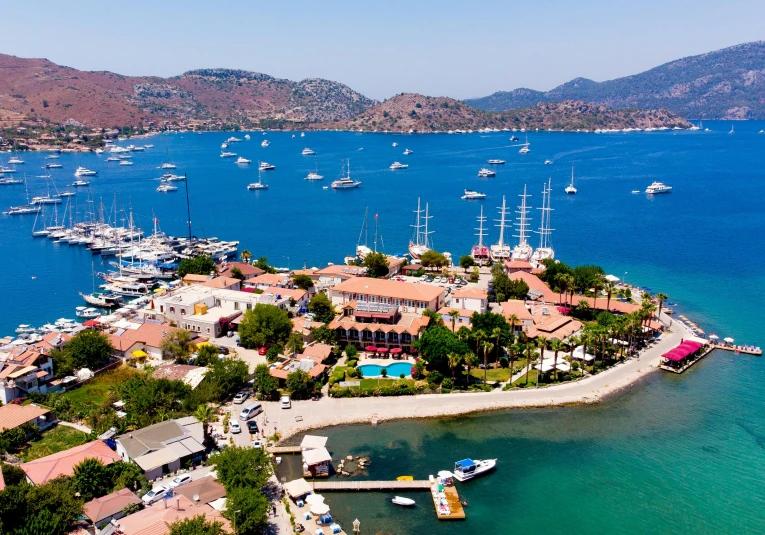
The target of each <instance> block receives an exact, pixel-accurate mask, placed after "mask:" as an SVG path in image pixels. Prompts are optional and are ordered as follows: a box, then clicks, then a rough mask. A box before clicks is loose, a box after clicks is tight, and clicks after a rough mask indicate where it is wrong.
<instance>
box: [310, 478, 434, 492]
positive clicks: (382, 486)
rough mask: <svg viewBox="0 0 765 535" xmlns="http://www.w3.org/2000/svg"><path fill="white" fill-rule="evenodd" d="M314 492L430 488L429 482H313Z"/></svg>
mask: <svg viewBox="0 0 765 535" xmlns="http://www.w3.org/2000/svg"><path fill="white" fill-rule="evenodd" d="M311 485H312V486H313V488H314V490H316V491H317V492H319V491H331V490H337V491H343V490H424V489H429V488H430V482H429V481H427V480H425V481H418V480H413V481H398V480H394V481H353V480H347V479H345V480H339V481H338V480H335V481H314V482H312V483H311Z"/></svg>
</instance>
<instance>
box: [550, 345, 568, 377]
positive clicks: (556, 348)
mask: <svg viewBox="0 0 765 535" xmlns="http://www.w3.org/2000/svg"><path fill="white" fill-rule="evenodd" d="M565 348H566V346H565V345H563V342H561V341H560V340H558V339H557V338H554V339H553V340H551V341H550V349H551V350H553V351H554V352H555V359H554V360H553V368H555V380H556V381H557V380H558V351H563V350H564V349H565Z"/></svg>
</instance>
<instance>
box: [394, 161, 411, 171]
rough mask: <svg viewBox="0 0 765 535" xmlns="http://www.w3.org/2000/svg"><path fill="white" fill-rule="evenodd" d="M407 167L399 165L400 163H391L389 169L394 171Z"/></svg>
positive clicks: (403, 164)
mask: <svg viewBox="0 0 765 535" xmlns="http://www.w3.org/2000/svg"><path fill="white" fill-rule="evenodd" d="M407 167H409V165H408V164H405V163H401V162H393V163H392V164H390V169H393V170H394V171H395V170H396V169H406V168H407Z"/></svg>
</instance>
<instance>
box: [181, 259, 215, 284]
mask: <svg viewBox="0 0 765 535" xmlns="http://www.w3.org/2000/svg"><path fill="white" fill-rule="evenodd" d="M215 271H216V266H215V260H213V259H212V257H211V256H209V255H199V256H195V257H193V258H184V259H183V260H181V261H180V262H179V263H178V278H181V279H182V278H183V277H185V276H186V275H210V274H211V273H214V272H215Z"/></svg>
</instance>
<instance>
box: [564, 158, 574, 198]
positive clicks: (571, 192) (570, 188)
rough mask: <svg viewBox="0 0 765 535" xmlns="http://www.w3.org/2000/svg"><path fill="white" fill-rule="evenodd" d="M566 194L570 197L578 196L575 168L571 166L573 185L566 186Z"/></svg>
mask: <svg viewBox="0 0 765 535" xmlns="http://www.w3.org/2000/svg"><path fill="white" fill-rule="evenodd" d="M566 193H568V194H569V195H576V188H575V187H574V166H573V165H572V166H571V184H569V185H568V186H566Z"/></svg>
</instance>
